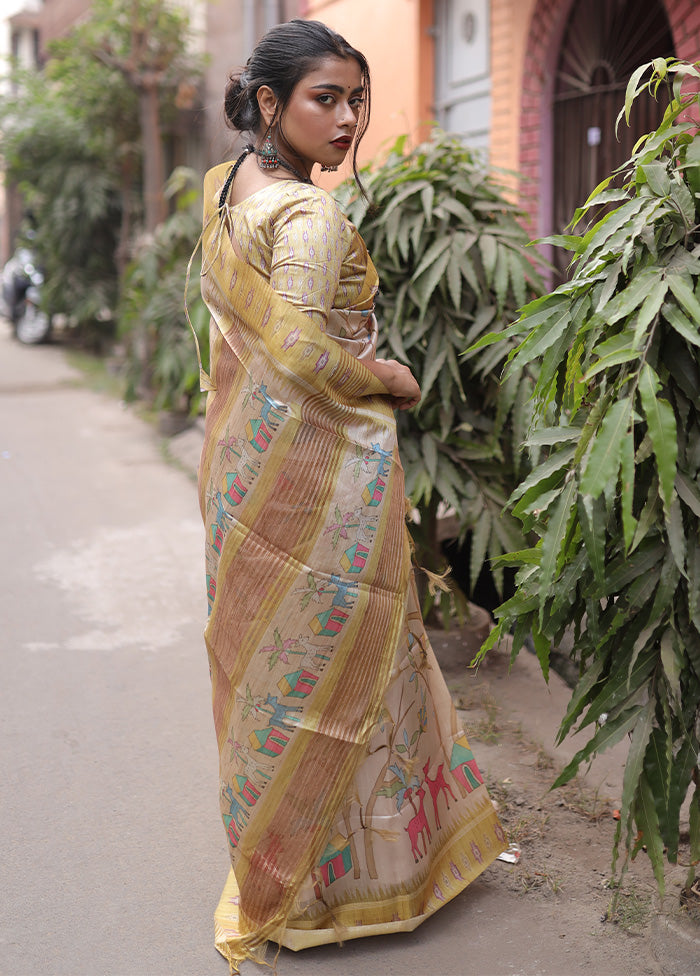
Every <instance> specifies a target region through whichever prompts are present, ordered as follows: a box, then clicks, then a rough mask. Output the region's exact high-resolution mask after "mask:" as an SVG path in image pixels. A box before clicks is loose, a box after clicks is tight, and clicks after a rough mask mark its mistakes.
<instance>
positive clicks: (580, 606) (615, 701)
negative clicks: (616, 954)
mask: <svg viewBox="0 0 700 976" xmlns="http://www.w3.org/2000/svg"><path fill="white" fill-rule="evenodd" d="M687 80H690V81H691V82H693V83H695V85H697V82H698V81H700V72H699V71H698V65H695V66H691V65H687V64H684V63H681V62H678V61H675V60H670V61H665V60H663V59H657V60H656V61H654V62H652V63H650V64H647V65H644V66H642V67H641V68H639V69H638V70H637V71H636V72H635V73H634V75H633V76H632V78H631V79H630V82H629V85H628V88H627V93H626V98H625V107H624V110H623V112H624V114H625V115H626V116H627V118H629V112H630V108H631V106H632V103H633V102H634V100H635V99H636V98H638V97H643V96H644V97H648V96H649V93H651V94H652V95H653V94H655V93H656V92H657V90H658V88H659V86H660V85H666V84H669V85H671V86H672V95H673V97H672V100H671V104H670V105H669V108H668V109H667V111H666V113H665V116H664V119H663V122H662V124H661V126H660V127H659V129H658V130H657V131H655V132H652V133H650V134H649V135H647V136H645V137H644V138H642V139H641V140H640V142H639V143H638V145H637V147H636V151H635V153H634V155H633V156H632V157H631V159H630V160H629V161H628V162H627V163H625V164H624V165H623V166H622V167H621V168H620V170H619V171H618V173H617V175H616V178H615V179H613V178H612V177H611V178H609V179H607V180H605V181H604V182H603V183H602V184H601V185H600V186H598V187H597V188H596V189H595V190H594V192H593V193H592V194H591V197H590V198H589V200H588V201H587V202H586V204H585V205H584V206H583V207H582V208H581V209H580V210H579V211H577V213H576V215H575V217H574V220H573V224H572V227H573V231H575V230H576V228H577V227H582V228H583V229H582V230H581V232H580V233H575V232H572V233H571V234H570V235H568V236H564V237H557V238H553V239H551V242H552V243H554V244H556V245H558V246H561V247H565V248H567V249H569V250H570V251H572V252H573V263H572V277H571V280H570V281H567V282H565V283H564V284H562V285H561V286H560V287H558V288H557V289H556V291H554V292H553V293H552V294H550V295H546V296H544V297H541V298H538V299H536V300H535V301H534V302H531V303H530V304H528V305H527V306H525V308H524V309H523V310H522V313H521V315H520V318H519V319H518V321H517V322H516V323H515V324H514V325H513V326H512V327H511V328H510V329H508V330H507V332H506V334H505V335H506V341H508V342H514V341H515V342H517V345H516V348H515V349H513V350H512V351H511V352H510V353H509V356H508V362H507V367H506V370H505V383H508V382H509V381H510V378H511V377H513V376H517V375H519V373H520V372H521V371H522V370H523V369H526V368H528V367H529V366H531V365H532V364H533V363H535V362H536V363H537V364H538V376H537V382H536V384H535V388H534V406H535V415H534V417H533V422H532V425H531V428H530V432H529V434H528V437H527V445H528V446H529V448H530V449H531V450H534V451H545V452H546V457H545V459H544V460H541V461H540V463H538V464H537V465H536V466H535V467H534V468H533V470H532V471H531V473H530V474H529V475H528V477H527V478H525V479H524V480H523V481H522V482H521V483H520V485H519V486H518V487H517V489H516V490H515V491H514V492H513V494H512V496H511V498H510V501H509V505H508V510H509V512H510V514H511V516H512V517H515V518H517V519H519V520H520V522H521V523H522V527H523V532H524V533H526V534H527V535H529V536H534V538H535V539H536V542H535V544H534V545H532V546H530V547H529V548H525V549H523V550H521V551H519V552H514V553H512V554H511V555H510V556H508V557H506V558H504V559H503V560H502V562H503V563H505V562H508V563H509V564H512V565H514V566H517V567H518V590H517V593H516V595H515V596H514V597H513V598H512V599H511V600H509V601H508V602H506V603H505V604H504V605H502V606H501V607H500V608H499V609H498V611H497V615H498V618H499V622H498V626H497V627H496V629H495V630H494V631H493V632H492V634H491V636H490V637H489V639H488V641H487V642H486V644H485V645H484V648H483V649H482V653H484V652H485V651H486V650H487V649H488V648H489V647H491V646H493V645H494V644H496V643H497V642H498V641H499V640H500V639H501V638H502V637H503V636H505V635H506V634H507V633H508V632H509V631H510V630H511V629H512V628H514V629H515V633H514V639H513V655H515V654H517V652H518V650H519V648H520V646H521V645H522V643H523V640H524V638H525V636H526V635H527V634H528V633H530V632H531V633H532V635H533V638H534V642H535V647H536V650H537V654H538V657H539V659H540V663H541V665H542V670H543V672H544V674H545V677H547V675H548V668H549V653H550V647H551V646H552V644H554V645H557V644H558V643H559V641H560V640H561V638H562V636H563V634H564V632H565V630H566V629H567V628H569V627H571V626H573V628H574V649H573V652H572V653H573V656H574V657H575V659H576V661H577V663H578V665H579V668H580V680H579V682H578V684H577V686H576V688H575V689H574V692H573V696H572V699H571V702H570V704H569V707H568V710H567V713H566V715H565V717H564V720H563V722H562V725H561V729H560V734H559V735H560V740H561V739H562V738H563V737H564V736H565V735H566V734H567V733H569V732H572V731H577V732H579V733H581V734H582V735H583V736H588V739H587V742H586V744H585V745H584V746H583V747H582V748H581V749H580V751H579V752H578V753H577V754H576V756H575V757H574V759H573V760H572V762H571V763H570V764H569V765H568V766H567V767H566V769H564V771H563V772H562V773H561V775H560V776H559V777H558V779H557V781H556V784H555V785H560V784H563V783H565V782H567V781H568V780H569V779H571V777H573V776H574V775H575V773H576V771H577V769H578V768H579V766H580V764H581V763H583V762H585V761H586V760H588V759H589V757H591V756H593V755H595V754H596V753H599V752H602V751H603V750H605V749H607V748H609V747H610V746H611V745H613V744H614V743H616V742H620V741H621V740H625V739H629V753H628V759H627V764H626V767H625V774H624V783H623V795H622V805H621V820H620V825H619V829H618V836H617V844H619V843H620V842H621V843H622V845H623V847H624V849H625V852H626V855H627V856H631V857H634V856H635V855H636V854H637V853H638V851H639V850H640V849H641V848H642V847H643V846H644V848H645V849H646V850H647V852H648V854H649V857H650V858H651V861H652V865H653V868H654V873H655V876H656V879H657V882H658V885H659V887H660V889H661V890H662V891H663V886H664V852H666V856H667V857H668V859H669V861H671V862H675V861H676V860H677V858H678V851H679V838H680V826H679V817H680V811H681V806H682V804H683V802H684V800H685V799H686V797H687V795H688V793H689V790H691V789H692V783H693V781H694V783H695V787H694V794H693V799H692V801H691V804H690V871H689V883H690V882H691V881H692V878H693V877H694V866H695V865H696V864H697V863H698V862H699V861H700V782H699V778H698V765H699V753H700V332H699V327H700V235H699V230H700V223H699V209H698V204H699V200H700V197H699V195H698V194H699V191H700V136H698V134H697V130H696V126H695V123H694V122H693V121H690V120H688V116H687V114H686V113H687V112H688V110H689V109H691V108H692V109H694V111H695V112H696V113H697V110H698V105H699V99H698V96H697V95H695V94H690V95H687V96H682V94H681V86H682V84H683V82H684V81H687ZM696 90H697V88H696ZM622 114H623V113H621V115H622ZM684 119H686V121H684ZM620 121H621V120H620V119H618V124H619V122H620ZM503 339H504V337H503V335H502V334H497V333H494V334H492V335H490V336H487V337H485V338H484V339H482V340H481V341H480V342H479V343H477V344H476V347H475V348H476V349H477V350H485V349H487V348H490V347H495V348H500V347H502V344H503ZM635 825H636V828H637V829H636V830H635ZM616 851H617V845H616ZM625 863H626V860H625ZM613 865H614V866H615V859H614V862H613Z"/></svg>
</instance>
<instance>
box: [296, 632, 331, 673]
mask: <svg viewBox="0 0 700 976" xmlns="http://www.w3.org/2000/svg"><path fill="white" fill-rule="evenodd" d="M297 647H302V648H303V649H304V651H305V655H304V657H303V658H302V663H303V664H306V663H308V664H309V666H310V667H320V668H324V667H325V666H326V663H327V662H328V661H330V655H331V651H332V650H333V645H332V644H331V645H326V644H312V643H311V638H310V637H307V636H306V635H305V634H299V637H298V639H297Z"/></svg>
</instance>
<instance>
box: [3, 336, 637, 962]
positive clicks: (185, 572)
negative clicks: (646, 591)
mask: <svg viewBox="0 0 700 976" xmlns="http://www.w3.org/2000/svg"><path fill="white" fill-rule="evenodd" d="M195 438H196V434H195ZM196 452H197V444H196V443H195V444H194V447H193V446H192V445H190V447H189V448H188V454H187V458H186V460H185V462H184V463H183V465H182V466H179V467H178V466H175V465H173V464H169V463H167V461H166V459H165V457H164V453H163V450H162V444H161V442H160V440H159V438H158V436H157V433H156V432H155V430H154V429H153V428H152V427H151V426H150V425H149V424H147V423H146V422H145V421H143V420H142V419H140V418H139V417H138V416H137V414H136V413H135V411H134V410H132V409H130V408H127V407H125V406H124V405H123V404H120V403H119V402H118V400H115V399H114V398H112V397H110V396H107V395H103V394H100V393H96V392H93V391H92V390H90V389H88V388H86V385H85V382H84V379H83V377H82V376H81V374H79V373H78V372H77V371H76V370H74V369H73V368H72V367H70V366H69V365H68V363H67V361H66V358H65V355H64V353H63V351H62V349H61V348H60V347H59V346H57V345H53V346H52V345H48V346H42V347H38V348H27V347H22V346H20V345H19V344H18V343H16V342H15V341H13V340H12V339H11V337H10V333H9V329H8V328H7V326H6V324H5V323H3V322H2V321H0V505H1V506H2V513H1V515H0V555H1V558H0V634H1V640H2V643H1V648H2V653H1V654H0V735H1V736H2V743H3V747H2V753H1V758H0V764H1V765H0V775H1V776H2V779H1V781H0V782H1V787H0V818H1V823H0V829H1V830H2V844H1V845H0V892H1V896H0V897H1V902H0V906H1V909H2V910H1V911H0V974H2V976H226V974H227V973H228V966H227V964H226V962H225V961H224V960H223V959H222V958H221V957H220V956H219V955H218V953H216V951H215V949H214V947H213V912H214V908H215V906H216V903H217V901H218V897H219V893H220V891H221V888H222V886H223V882H224V880H225V877H226V874H227V870H228V856H227V848H226V843H225V835H224V830H223V827H222V825H221V821H220V818H219V811H218V802H217V791H218V782H217V779H218V777H217V754H216V746H215V739H214V732H213V722H212V718H211V711H210V687H209V675H208V669H207V663H206V655H205V650H204V643H203V639H202V628H203V625H204V621H205V614H206V600H205V592H204V578H203V577H204V574H203V528H202V525H201V522H200V517H199V510H198V507H197V501H196V492H195V486H194V483H193V480H192V469H193V466H194V460H195V459H196ZM463 656H464V655H463V654H460V655H459V660H458V661H457V665H456V670H455V674H456V675H457V676H459V675H460V674H462V673H463V672H464V666H463ZM521 657H523V656H522V655H521ZM528 657H529V656H528V655H525V656H524V657H523V661H522V664H521V663H519V664H518V668H516V669H515V671H516V673H518V675H519V676H518V680H517V682H515V683H514V682H513V681H512V680H510V681H506V680H505V679H506V675H504V680H503V682H502V683H501V684H499V690H498V694H499V696H501V697H502V702H503V705H504V707H507V708H508V709H509V711H510V713H512V717H513V719H514V720H517V721H521V722H522V723H523V728H524V729H526V730H527V731H528V732H529V734H530V735H531V736H532V737H533V738H536V739H537V741H541V742H552V741H553V737H554V731H555V729H556V724H557V716H558V715H560V714H561V713H562V708H563V703H565V701H566V700H567V697H568V690H567V689H566V688H565V687H564V686H563V683H560V686H559V685H557V681H556V680H554V679H553V680H552V682H550V686H549V688H545V686H544V683H543V682H542V680H541V676H540V675H539V672H538V667H537V664H536V662H535V661H534V659H533V660H532V661H528V660H527V659H528ZM519 661H520V659H519ZM555 677H556V676H555ZM553 696H554V697H553ZM607 755H608V754H606V756H607ZM621 769H622V763H621V762H620V759H619V757H617V758H615V759H614V763H612V764H610V763H609V764H608V767H606V771H605V772H604V774H601V775H604V776H605V777H607V779H606V780H605V781H606V782H607V783H608V784H610V783H612V784H613V789H617V787H616V786H615V785H614V784H618V783H619V782H620V780H621ZM504 775H505V774H504ZM613 795H614V794H613ZM562 908H563V909H564V912H563V915H562V912H559V915H560V916H562V917H559V916H557V920H556V922H553V921H552V911H553V906H552V904H551V903H545V902H542V903H534V902H530V901H527V900H524V899H523V898H522V897H519V896H518V895H517V894H512V893H509V892H504V891H503V890H502V889H501V890H498V886H496V885H494V884H493V883H491V884H490V883H489V879H488V876H485V877H484V878H480V879H478V880H477V881H476V882H474V883H473V884H472V885H470V887H469V888H468V890H467V891H466V892H464V893H463V894H462V895H461V896H459V897H458V898H456V899H455V900H454V901H453V902H451V903H450V904H448V905H446V906H445V907H444V908H443V909H441V911H440V912H438V913H437V915H436V916H435V917H433V918H432V919H430V920H428V921H427V922H426V923H425V924H424V925H422V926H421V927H420V928H419V929H417V930H416V931H415V932H413V933H411V934H408V935H402V936H395V937H386V936H385V937H379V938H372V939H361V940H358V941H355V942H351V943H348V944H347V945H345V946H343V947H342V948H339V947H338V946H327V947H321V948H318V949H313V950H307V951H305V952H303V953H299V954H294V953H291V952H288V951H283V952H282V953H281V955H280V959H279V963H278V972H279V976H321V974H323V976H379V974H381V976H399V974H401V976H404V974H406V973H428V974H430V976H574V974H576V976H583V974H584V973H585V974H587V976H590V974H591V973H593V972H595V973H598V972H602V971H603V970H601V969H598V970H596V969H595V968H592V967H591V965H590V953H592V952H593V951H594V949H593V947H595V945H596V943H597V939H595V938H593V937H592V936H591V937H590V938H589V937H588V936H587V935H586V934H585V933H584V936H583V943H582V944H583V945H585V947H586V950H585V952H584V953H583V954H581V958H580V959H579V958H578V957H577V954H576V952H575V951H573V952H569V951H568V949H565V948H564V941H563V936H562V931H563V932H566V927H567V921H566V914H565V906H562ZM586 924H587V923H586ZM598 950H600V951H598ZM566 953H568V954H566ZM604 956H605V948H604V946H603V945H600V946H598V947H597V949H596V951H595V958H596V959H599V960H602V958H604ZM630 965H631V966H632V969H630V970H629V973H632V972H633V971H635V972H639V970H634V965H635V964H634V962H633V961H631V963H630ZM605 971H606V972H608V971H610V972H612V971H614V970H611V969H608V968H607V966H606V967H605ZM645 971H646V970H645ZM243 972H244V974H245V976H255V974H256V973H258V972H264V971H263V970H259V969H258V968H257V967H253V966H250V965H246V966H244V967H243ZM617 972H622V968H618V969H617Z"/></svg>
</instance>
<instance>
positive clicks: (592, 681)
mask: <svg viewBox="0 0 700 976" xmlns="http://www.w3.org/2000/svg"><path fill="white" fill-rule="evenodd" d="M602 670H603V658H602V657H597V658H596V659H595V661H594V662H593V663H592V664H591V665H590V666H589V667H588V668H586V670H585V671H584V673H583V674H582V675H581V677H580V678H579V679H578V682H577V684H576V687H575V688H574V691H573V694H572V696H571V699H570V701H569V704H568V706H567V709H566V714H565V715H564V718H563V719H562V723H561V725H560V727H559V731H558V732H557V740H556V741H557V745H561V743H562V742H563V741H564V739H565V738H566V736H567V735H568V733H569V731H570V729H571V727H572V726H573V724H574V722H575V721H576V719H577V718H578V716H579V715H580V714H581V712H582V711H583V709H584V708H585V707H586V703H587V702H588V701H589V700H590V696H591V692H592V689H593V688H595V686H596V684H597V683H598V681H599V680H600V676H601V673H602Z"/></svg>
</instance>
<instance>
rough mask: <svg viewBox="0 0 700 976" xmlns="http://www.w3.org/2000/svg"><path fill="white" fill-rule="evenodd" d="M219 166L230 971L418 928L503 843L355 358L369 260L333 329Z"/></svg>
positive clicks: (380, 394) (211, 573)
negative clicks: (304, 299)
mask: <svg viewBox="0 0 700 976" xmlns="http://www.w3.org/2000/svg"><path fill="white" fill-rule="evenodd" d="M226 171H227V167H226V166H223V167H217V168H216V169H214V170H212V171H211V172H210V173H209V174H207V178H206V181H205V217H204V233H203V238H202V252H203V271H202V294H203V296H204V299H205V301H206V303H207V305H208V307H209V309H210V311H211V314H212V342H211V361H212V368H211V392H210V393H209V397H208V402H207V414H206V429H205V444H204V448H203V452H202V460H201V465H200V473H199V492H200V505H201V510H202V516H203V519H204V523H205V526H206V530H207V547H206V561H207V583H208V596H209V608H210V614H209V620H208V623H207V627H206V630H205V639H206V644H207V649H208V653H209V661H210V668H211V676H212V694H213V710H214V721H215V728H216V734H217V737H218V745H219V755H220V780H221V805H222V816H223V821H224V826H225V829H226V832H227V836H228V841H229V851H230V855H231V863H232V870H231V873H230V875H229V879H228V882H227V884H226V887H225V889H224V893H223V895H222V898H221V902H220V904H219V908H218V910H217V912H216V917H215V939H216V946H217V948H218V949H219V950H220V952H221V953H222V954H223V955H224V956H225V957H226V958H227V959H228V960H229V962H230V964H231V969H232V971H233V972H235V971H237V969H238V964H239V963H240V962H241V961H242V960H243V959H246V958H253V959H257V960H258V961H260V960H261V958H262V953H263V952H264V945H265V942H266V941H267V940H268V939H273V940H275V941H278V942H280V943H281V944H284V945H287V946H289V947H291V948H295V949H297V948H303V947H305V946H309V945H314V944H319V943H322V942H328V941H336V940H339V939H341V938H354V937H359V936H361V935H370V934H376V933H377V932H390V931H400V930H407V929H412V928H414V927H415V926H416V925H417V924H419V923H420V922H421V921H422V920H423V919H424V918H426V917H427V916H428V915H429V914H431V913H432V912H433V911H435V910H436V909H437V908H438V907H440V905H441V904H443V903H444V902H445V901H447V900H449V899H450V898H452V897H454V895H455V894H457V892H458V891H460V890H461V889H462V888H464V887H465V886H466V885H467V884H468V883H469V881H471V880H472V879H473V878H474V877H476V876H477V875H478V874H479V873H480V872H481V871H482V870H483V869H484V868H485V867H486V865H487V864H488V863H490V862H491V861H492V860H493V859H494V858H495V857H496V856H497V855H498V853H500V851H501V850H503V848H504V846H505V838H504V835H503V831H502V830H501V827H500V825H499V824H498V821H497V819H496V817H495V814H494V811H493V807H492V804H491V803H490V800H489V798H488V795H487V793H486V790H485V788H484V786H483V782H482V779H481V775H480V773H479V770H478V768H477V766H476V764H475V762H474V757H473V755H472V753H471V751H470V749H469V746H468V743H467V740H466V738H465V736H464V733H463V731H462V730H461V729H460V727H459V724H458V722H457V718H456V715H455V712H454V709H453V707H452V705H451V702H450V699H449V693H448V691H447V688H446V687H445V684H444V681H443V680H442V678H441V676H440V673H439V669H438V667H437V664H436V662H435V659H434V656H433V654H432V650H431V648H430V645H429V643H428V640H427V638H426V635H425V631H424V629H423V624H422V620H421V616H420V612H419V610H418V607H417V602H416V598H415V589H414V586H413V581H412V574H411V560H410V548H409V541H408V535H407V530H406V526H405V521H404V516H405V498H404V480H403V471H402V468H401V463H400V460H399V455H398V450H397V445H396V427H395V421H394V416H393V413H392V410H391V408H390V406H389V405H388V401H387V399H386V394H387V391H386V389H385V388H384V386H383V385H382V384H381V382H380V381H379V380H377V379H376V378H375V377H374V375H373V374H372V373H370V371H369V370H368V369H367V368H366V367H365V366H364V365H363V363H362V361H361V359H358V358H356V356H357V354H358V352H359V351H360V350H361V351H362V355H363V356H364V355H366V354H367V347H368V345H369V346H370V347H371V350H372V354H373V350H374V343H375V342H376V331H375V325H374V317H373V315H372V314H371V305H372V300H373V294H374V291H375V288H376V272H375V271H374V268H373V266H372V264H371V262H370V261H369V259H367V275H366V282H365V286H364V287H363V288H362V293H361V295H360V298H359V299H358V301H357V302H356V305H355V307H354V308H353V309H351V310H345V311H343V312H342V313H337V314H332V315H331V316H330V317H329V323H328V332H327V333H326V334H324V333H323V332H321V331H320V330H319V328H318V326H317V325H316V324H314V323H313V322H312V321H310V319H309V318H308V317H307V316H306V315H304V314H303V313H302V312H301V311H299V310H298V309H297V308H295V307H294V306H293V305H291V304H289V303H288V302H286V301H284V300H283V299H282V298H281V297H280V296H279V295H278V294H277V293H276V292H275V291H274V290H273V289H272V288H271V287H270V286H269V284H268V283H267V282H266V281H265V280H264V278H263V277H261V275H260V274H258V272H256V271H255V270H254V269H253V268H251V267H250V266H249V265H248V264H246V263H245V262H244V261H242V260H241V259H239V258H238V257H237V256H236V253H235V252H234V249H233V246H232V244H231V240H230V237H229V234H228V231H227V227H228V226H229V223H228V220H227V207H226V206H224V207H223V209H222V210H219V208H218V194H219V190H220V188H221V185H222V184H223V182H224V179H225V176H226ZM353 353H354V354H353Z"/></svg>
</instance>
